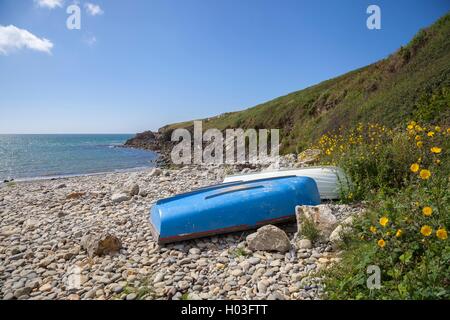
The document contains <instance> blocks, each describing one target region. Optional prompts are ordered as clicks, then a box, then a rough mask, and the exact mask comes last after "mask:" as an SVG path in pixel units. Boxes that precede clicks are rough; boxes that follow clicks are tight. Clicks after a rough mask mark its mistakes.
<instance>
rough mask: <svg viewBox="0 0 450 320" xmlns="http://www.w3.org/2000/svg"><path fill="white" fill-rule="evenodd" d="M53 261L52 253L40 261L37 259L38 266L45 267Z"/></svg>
mask: <svg viewBox="0 0 450 320" xmlns="http://www.w3.org/2000/svg"><path fill="white" fill-rule="evenodd" d="M53 261H55V256H53V255H52V256H48V257H46V258H44V259H42V260H41V261H39V264H38V266H39V267H43V268H46V267H47V266H48V265H49V264H50V263H52V262H53Z"/></svg>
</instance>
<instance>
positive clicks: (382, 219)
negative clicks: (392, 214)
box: [380, 217, 389, 227]
mask: <svg viewBox="0 0 450 320" xmlns="http://www.w3.org/2000/svg"><path fill="white" fill-rule="evenodd" d="M388 222H389V219H388V218H387V217H381V218H380V224H381V225H382V226H383V227H386V225H387V224H388Z"/></svg>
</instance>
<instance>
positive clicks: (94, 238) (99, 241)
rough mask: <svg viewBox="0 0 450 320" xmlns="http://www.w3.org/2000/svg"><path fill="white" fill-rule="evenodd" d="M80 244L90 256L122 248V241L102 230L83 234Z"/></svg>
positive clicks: (113, 251)
mask: <svg viewBox="0 0 450 320" xmlns="http://www.w3.org/2000/svg"><path fill="white" fill-rule="evenodd" d="M81 246H82V247H83V248H84V249H86V251H87V253H88V255H89V256H90V257H93V256H102V255H105V254H111V253H115V252H117V251H119V250H120V249H121V248H122V243H121V241H120V240H119V238H117V237H116V236H114V235H112V234H110V233H108V232H102V233H97V234H95V233H94V234H87V235H85V236H83V238H82V239H81Z"/></svg>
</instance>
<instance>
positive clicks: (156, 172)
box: [148, 168, 162, 177]
mask: <svg viewBox="0 0 450 320" xmlns="http://www.w3.org/2000/svg"><path fill="white" fill-rule="evenodd" d="M161 173H162V170H161V169H160V168H153V169H152V170H151V171H150V173H149V174H148V175H149V176H150V177H157V176H159V175H161Z"/></svg>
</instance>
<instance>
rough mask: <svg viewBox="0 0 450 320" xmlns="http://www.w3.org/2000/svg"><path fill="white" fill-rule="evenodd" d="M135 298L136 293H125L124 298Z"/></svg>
mask: <svg viewBox="0 0 450 320" xmlns="http://www.w3.org/2000/svg"><path fill="white" fill-rule="evenodd" d="M136 298H137V295H136V293H129V294H127V296H126V297H125V299H126V300H135V299H136Z"/></svg>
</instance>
